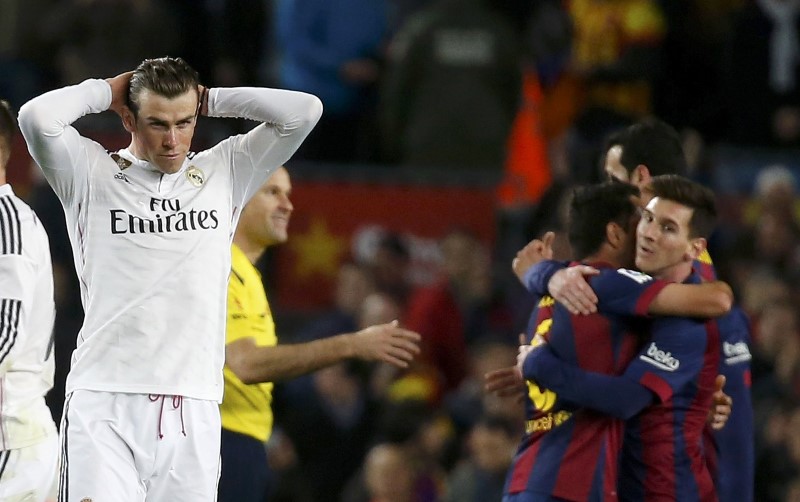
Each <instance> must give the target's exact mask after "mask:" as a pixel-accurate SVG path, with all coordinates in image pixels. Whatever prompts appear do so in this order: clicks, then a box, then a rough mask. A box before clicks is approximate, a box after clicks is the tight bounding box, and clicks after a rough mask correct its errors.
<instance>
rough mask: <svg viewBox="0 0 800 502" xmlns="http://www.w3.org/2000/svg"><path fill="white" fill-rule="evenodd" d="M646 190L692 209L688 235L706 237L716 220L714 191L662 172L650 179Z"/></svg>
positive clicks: (655, 195)
mask: <svg viewBox="0 0 800 502" xmlns="http://www.w3.org/2000/svg"><path fill="white" fill-rule="evenodd" d="M647 190H648V191H650V192H651V193H652V194H653V197H659V198H661V199H666V200H670V201H672V202H677V203H678V204H682V205H684V206H686V207H688V208H691V209H692V218H691V220H689V237H691V238H696V237H703V238H706V239H707V238H708V237H709V236H710V235H711V232H712V231H713V230H714V225H715V224H716V221H717V206H716V203H715V201H714V192H712V191H711V190H710V189H709V188H707V187H704V186H703V185H701V184H700V183H696V182H694V181H692V180H690V179H688V178H684V177H683V176H678V175H675V174H664V175H661V176H656V177H654V178H653V179H651V180H650V183H648V185H647Z"/></svg>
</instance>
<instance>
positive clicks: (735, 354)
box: [722, 342, 753, 364]
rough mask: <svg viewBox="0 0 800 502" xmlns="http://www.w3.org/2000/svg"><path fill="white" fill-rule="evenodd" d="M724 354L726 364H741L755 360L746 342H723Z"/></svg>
mask: <svg viewBox="0 0 800 502" xmlns="http://www.w3.org/2000/svg"><path fill="white" fill-rule="evenodd" d="M722 354H723V355H724V356H725V364H736V363H741V362H744V361H749V360H750V359H752V358H753V356H751V355H750V349H749V348H748V347H747V344H746V343H745V342H739V343H728V342H722Z"/></svg>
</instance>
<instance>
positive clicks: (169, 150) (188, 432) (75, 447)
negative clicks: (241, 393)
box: [19, 57, 322, 502]
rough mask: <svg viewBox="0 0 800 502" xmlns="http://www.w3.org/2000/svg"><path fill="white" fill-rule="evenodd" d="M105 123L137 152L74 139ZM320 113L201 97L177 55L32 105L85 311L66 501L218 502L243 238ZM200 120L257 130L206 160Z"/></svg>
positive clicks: (301, 101)
mask: <svg viewBox="0 0 800 502" xmlns="http://www.w3.org/2000/svg"><path fill="white" fill-rule="evenodd" d="M106 110H112V111H113V112H115V113H117V114H118V115H120V117H121V119H122V124H123V126H124V128H125V130H126V131H127V132H128V133H129V134H130V144H129V146H128V147H127V148H123V149H121V150H119V151H116V152H109V151H107V150H106V149H105V148H104V147H103V146H101V145H100V144H98V143H97V142H95V141H93V140H91V139H89V138H86V137H83V136H81V135H80V134H79V132H78V131H77V130H76V129H75V127H73V125H72V124H73V123H74V122H75V121H76V120H78V119H79V118H81V117H82V116H84V115H87V114H93V113H102V112H104V111H106ZM321 113H322V104H321V102H320V101H319V99H317V98H316V97H315V96H312V95H310V94H305V93H301V92H294V91H287V90H280V89H267V88H256V87H234V88H213V89H206V88H205V87H204V86H202V85H201V84H200V80H199V76H198V74H197V72H196V71H195V70H194V69H193V68H191V67H190V66H189V65H188V64H187V63H186V62H185V61H184V60H183V59H181V58H173V57H162V58H156V59H147V60H144V61H143V62H142V63H141V64H140V65H139V66H138V67H137V68H136V69H135V70H133V71H132V72H126V73H123V74H121V75H117V76H116V77H112V78H108V79H88V80H86V81H84V82H81V83H79V84H77V85H72V86H67V87H63V88H61V89H56V90H53V91H50V92H47V93H45V94H43V95H41V96H38V97H36V98H34V99H32V100H31V101H29V102H28V103H26V104H25V105H24V106H23V107H22V109H21V110H20V114H19V123H20V129H21V130H22V134H23V136H24V137H25V141H26V142H27V144H28V150H29V151H30V153H31V155H32V157H33V158H34V160H35V161H36V162H37V164H38V165H39V166H40V167H41V169H42V172H43V173H44V177H45V178H46V179H47V181H48V183H49V184H50V185H51V186H52V188H53V190H54V191H55V193H56V195H57V196H58V198H59V199H60V201H61V204H62V206H63V207H64V212H65V216H66V224H67V230H68V233H69V237H70V243H71V245H72V251H73V255H74V260H75V269H76V272H77V275H78V279H79V282H80V286H81V300H82V304H83V308H84V311H85V318H84V323H83V326H82V328H81V331H80V333H79V335H78V342H77V348H76V349H75V351H74V353H73V357H72V364H71V368H70V372H69V375H68V376H67V383H66V392H67V398H66V401H65V405H64V412H63V416H62V425H61V431H60V432H61V442H62V445H61V473H60V476H59V490H60V493H59V500H61V501H63V502H78V501H81V500H87V499H91V500H98V501H99V500H114V501H121V502H124V501H134V500H136V501H140V500H176V501H178V500H187V501H188V500H191V501H212V500H215V498H216V492H217V479H218V473H219V468H220V465H219V452H220V415H219V402H220V401H221V400H222V393H223V375H222V368H223V363H224V357H225V322H226V293H227V285H228V276H229V275H230V264H231V254H230V246H231V241H232V238H233V234H234V229H235V227H236V223H237V221H238V219H239V216H240V214H241V210H242V208H243V207H244V205H245V203H246V202H247V201H248V200H249V199H250V198H251V197H252V196H253V194H254V193H255V192H256V191H257V190H258V189H259V188H260V187H261V185H262V184H263V183H264V181H265V180H266V179H267V178H268V177H269V176H270V174H271V173H272V172H274V171H275V170H276V169H277V168H278V167H279V166H281V165H282V164H284V163H285V162H286V161H287V160H288V159H289V158H290V157H291V156H292V155H293V154H294V152H295V151H296V150H297V148H298V147H299V146H300V144H301V143H302V142H303V140H304V139H305V138H306V136H307V135H308V134H309V133H310V132H311V130H312V128H313V127H314V125H315V124H316V122H317V121H318V120H319V117H320V115H321ZM201 115H207V116H210V117H236V118H245V119H250V120H253V121H255V122H256V125H255V126H254V127H253V128H252V129H250V130H249V131H248V132H247V133H245V134H240V135H234V136H231V137H229V138H227V139H224V140H222V141H221V142H219V143H218V144H216V145H214V146H213V147H211V148H209V149H207V150H204V151H201V152H196V153H195V152H192V151H191V143H192V139H193V137H194V133H195V127H196V126H197V121H198V117H199V116H201Z"/></svg>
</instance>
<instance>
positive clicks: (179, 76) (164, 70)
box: [128, 56, 200, 116]
mask: <svg viewBox="0 0 800 502" xmlns="http://www.w3.org/2000/svg"><path fill="white" fill-rule="evenodd" d="M199 84H200V76H199V75H198V73H197V71H195V70H194V68H192V67H191V66H189V64H188V63H187V62H186V61H184V60H183V59H181V58H172V57H169V56H165V57H162V58H157V59H145V60H144V61H142V62H141V64H140V65H139V66H138V67H137V68H136V70H134V72H133V76H132V77H131V82H130V85H129V87H128V108H130V109H131V111H132V112H133V114H134V116H136V115H137V114H138V112H139V95H140V94H141V93H142V91H144V90H145V89H147V90H149V91H152V92H154V93H155V94H157V95H159V96H164V97H166V98H175V97H177V96H180V95H181V94H183V93H185V92H187V91H189V90H191V89H195V90H197V86H198V85H199Z"/></svg>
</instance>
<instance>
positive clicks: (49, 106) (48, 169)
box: [19, 79, 111, 202]
mask: <svg viewBox="0 0 800 502" xmlns="http://www.w3.org/2000/svg"><path fill="white" fill-rule="evenodd" d="M109 106H111V86H110V85H109V84H108V82H106V81H105V80H98V79H90V80H86V81H84V82H82V83H80V84H78V85H73V86H69V87H63V88H61V89H56V90H54V91H50V92H47V93H45V94H42V95H41V96H38V97H36V98H34V99H32V100H30V101H28V102H27V103H25V104H24V105H23V106H22V108H20V110H19V126H20V131H21V132H22V135H23V136H24V137H25V142H26V143H27V144H28V150H29V151H30V154H31V157H33V160H35V161H36V163H37V164H39V166H40V167H41V168H42V171H43V172H44V175H45V177H46V178H47V180H48V181H49V182H50V185H51V186H52V187H53V189H54V190H55V192H56V193H57V194H58V195H59V197H60V198H61V200H62V201H64V202H69V201H73V200H76V199H77V198H80V197H81V196H82V195H83V193H82V190H85V188H86V186H87V183H86V180H87V179H88V171H89V166H90V163H91V162H93V161H94V157H95V156H96V155H98V154H99V153H101V152H102V151H103V150H102V147H100V146H99V145H97V144H96V143H95V142H93V141H91V140H89V139H87V138H83V137H82V136H81V135H80V134H78V131H77V130H75V128H74V127H72V125H71V124H72V123H73V122H75V121H76V120H78V119H79V118H81V117H83V116H84V115H88V114H90V113H100V112H102V111H105V110H107V109H108V107H109ZM76 191H77V193H76Z"/></svg>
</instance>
